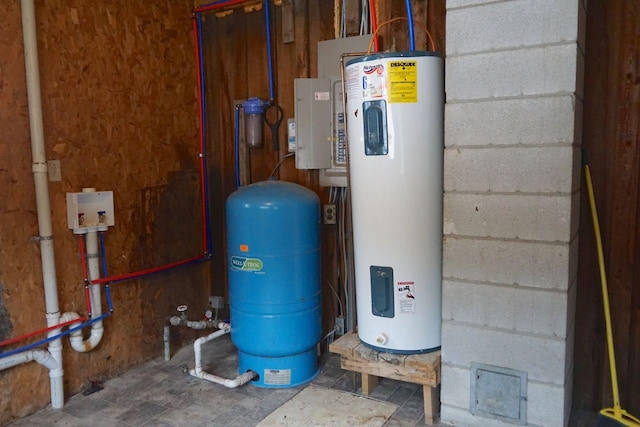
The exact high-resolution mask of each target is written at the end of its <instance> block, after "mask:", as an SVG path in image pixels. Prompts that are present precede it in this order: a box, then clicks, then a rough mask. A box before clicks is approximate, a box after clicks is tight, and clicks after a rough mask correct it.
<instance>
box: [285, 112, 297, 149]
mask: <svg viewBox="0 0 640 427" xmlns="http://www.w3.org/2000/svg"><path fill="white" fill-rule="evenodd" d="M287 151H288V152H289V153H295V152H296V119H287Z"/></svg>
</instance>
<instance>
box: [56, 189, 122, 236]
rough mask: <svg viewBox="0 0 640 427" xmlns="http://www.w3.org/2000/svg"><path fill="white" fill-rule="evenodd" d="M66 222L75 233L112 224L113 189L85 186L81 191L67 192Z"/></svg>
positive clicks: (105, 227) (103, 228) (99, 228)
mask: <svg viewBox="0 0 640 427" xmlns="http://www.w3.org/2000/svg"><path fill="white" fill-rule="evenodd" d="M67 224H68V227H69V228H70V229H72V230H73V232H74V233H76V234H83V233H85V232H87V231H94V229H97V230H98V231H106V230H107V228H108V227H111V226H114V225H115V216H114V210H113V191H95V189H93V188H86V189H83V190H82V193H67Z"/></svg>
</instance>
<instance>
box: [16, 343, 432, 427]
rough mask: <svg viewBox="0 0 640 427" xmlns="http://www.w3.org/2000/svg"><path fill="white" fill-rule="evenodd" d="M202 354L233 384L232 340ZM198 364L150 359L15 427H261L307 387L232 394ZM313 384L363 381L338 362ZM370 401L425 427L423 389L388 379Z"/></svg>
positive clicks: (183, 356) (399, 423) (185, 353)
mask: <svg viewBox="0 0 640 427" xmlns="http://www.w3.org/2000/svg"><path fill="white" fill-rule="evenodd" d="M202 350H203V357H202V360H203V368H204V369H205V370H206V371H207V372H211V373H213V374H216V375H220V376H223V377H227V378H233V377H235V375H236V368H237V356H236V349H235V347H234V346H233V344H232V343H231V340H230V338H229V336H224V337H221V338H218V339H217V340H215V341H212V342H210V343H208V344H205V345H204V346H203V348H202ZM193 364H194V362H193V348H192V346H187V347H185V348H183V349H181V350H179V351H178V352H177V353H176V354H175V355H173V358H172V360H171V361H169V362H165V361H164V360H163V359H162V358H158V359H155V360H152V361H150V362H148V363H146V364H144V365H141V366H138V367H135V368H133V369H131V370H129V371H127V372H126V373H125V374H123V375H121V376H119V377H117V378H113V379H110V380H108V381H106V382H105V383H104V384H103V385H104V389H103V390H101V391H98V392H95V393H92V394H89V395H88V396H83V395H82V394H81V393H80V394H77V395H75V396H72V397H71V398H69V399H67V401H66V403H65V406H64V408H62V409H61V410H53V409H51V408H50V407H49V408H45V409H43V410H41V411H39V412H37V413H35V414H33V415H30V416H28V417H25V418H22V419H20V420H17V421H15V422H13V423H12V424H10V425H11V426H13V427H18V426H29V427H37V426H42V427H45V426H46V427H49V426H69V427H76V426H78V427H79V426H93V427H101V426H105V427H107V426H109V427H113V426H116V427H118V426H119V427H132V426H155V427H165V426H166V427H171V426H176V427H189V426H194V427H195V426H207V427H214V426H224V427H233V426H242V427H245V426H255V425H256V424H258V423H259V422H260V421H262V420H263V419H264V418H265V417H267V416H268V415H269V414H270V413H271V412H273V411H275V410H276V409H277V408H279V407H280V406H282V405H283V404H284V403H286V402H287V401H288V400H289V399H291V398H292V397H294V396H295V395H296V394H298V393H299V392H300V391H301V390H303V389H304V387H305V386H300V387H295V388H290V389H263V388H258V387H254V386H252V385H250V384H248V385H245V386H243V387H241V388H238V389H233V390H231V389H226V388H225V387H223V386H220V385H217V384H213V383H210V382H207V381H203V380H200V379H198V378H194V377H192V376H190V375H189V374H188V371H187V370H188V368H192V367H193ZM312 384H315V385H318V386H321V387H327V388H330V389H336V390H342V391H348V392H353V393H356V394H361V388H360V375H356V374H354V373H352V372H348V371H344V370H342V369H340V359H339V357H338V356H336V355H329V356H326V357H325V358H324V359H323V360H322V362H321V371H320V375H318V377H317V378H316V379H315V380H314V381H313V382H312ZM370 397H372V398H375V399H379V400H382V401H386V402H390V403H394V404H396V405H398V409H397V410H396V412H395V413H394V414H393V416H392V417H391V419H389V420H388V421H387V422H386V423H385V427H413V426H416V425H424V413H423V403H422V402H423V400H422V387H421V386H418V385H416V384H410V383H405V382H400V381H395V380H389V379H386V378H385V379H381V381H380V384H379V385H378V387H377V388H376V389H375V390H374V392H373V393H372V395H371V396H370Z"/></svg>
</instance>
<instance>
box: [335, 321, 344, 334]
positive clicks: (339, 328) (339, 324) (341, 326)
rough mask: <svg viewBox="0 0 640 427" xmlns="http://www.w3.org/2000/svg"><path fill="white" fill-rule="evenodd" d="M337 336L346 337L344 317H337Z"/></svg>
mask: <svg viewBox="0 0 640 427" xmlns="http://www.w3.org/2000/svg"><path fill="white" fill-rule="evenodd" d="M336 335H344V317H342V316H338V317H336Z"/></svg>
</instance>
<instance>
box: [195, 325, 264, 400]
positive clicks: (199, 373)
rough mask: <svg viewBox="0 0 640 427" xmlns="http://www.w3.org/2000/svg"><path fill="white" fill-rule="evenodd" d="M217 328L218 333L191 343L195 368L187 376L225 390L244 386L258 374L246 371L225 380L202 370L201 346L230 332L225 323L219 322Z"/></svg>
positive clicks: (229, 326) (228, 326)
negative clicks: (225, 388)
mask: <svg viewBox="0 0 640 427" xmlns="http://www.w3.org/2000/svg"><path fill="white" fill-rule="evenodd" d="M218 328H220V329H219V330H218V331H215V332H214V333H212V334H209V335H207V336H206V337H200V338H198V339H197V340H196V341H195V342H194V343H193V353H194V355H195V363H196V366H195V368H194V369H191V370H190V371H189V374H191V375H192V376H194V377H197V378H200V379H203V380H207V381H211V382H213V383H216V384H220V385H223V386H225V387H227V388H236V387H240V386H241V385H243V384H246V383H248V382H249V381H251V380H252V379H254V378H256V377H257V376H258V374H257V373H256V372H254V371H248V372H245V373H244V374H241V375H238V376H237V377H235V378H234V379H227V378H223V377H219V376H217V375H213V374H209V373H207V372H205V371H203V370H202V350H201V347H202V344H205V343H208V342H209V341H212V340H214V339H216V338H218V337H221V336H223V335H226V334H228V333H229V332H231V325H229V324H228V323H225V322H220V323H219V324H218Z"/></svg>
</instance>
